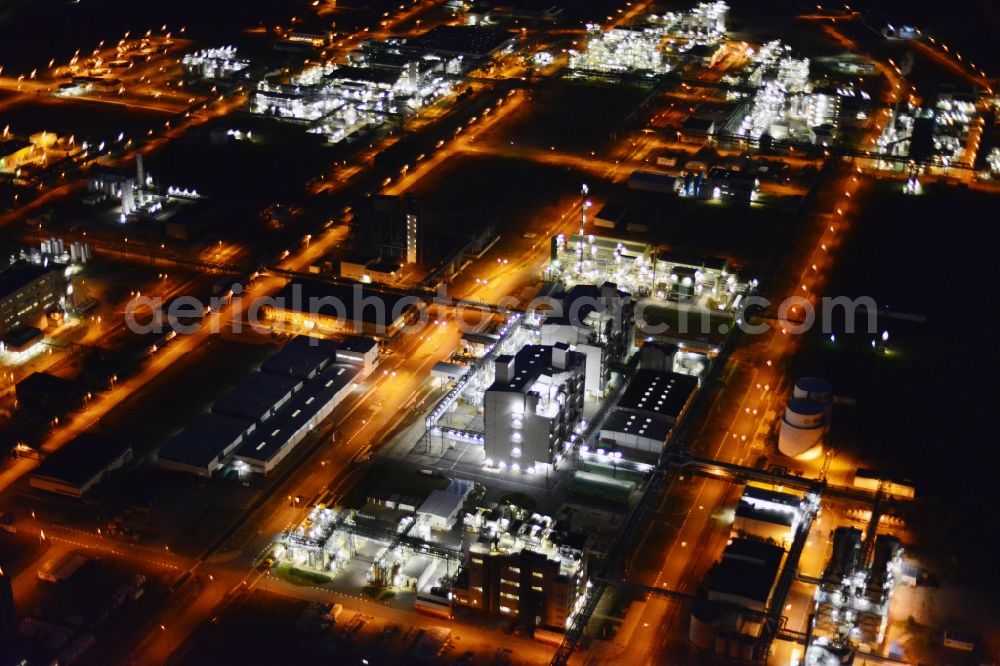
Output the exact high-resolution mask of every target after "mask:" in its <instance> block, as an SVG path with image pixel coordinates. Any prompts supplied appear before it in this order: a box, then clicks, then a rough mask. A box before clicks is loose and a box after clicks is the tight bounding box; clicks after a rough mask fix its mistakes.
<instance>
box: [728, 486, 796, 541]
mask: <svg viewBox="0 0 1000 666" xmlns="http://www.w3.org/2000/svg"><path fill="white" fill-rule="evenodd" d="M803 503H804V498H803V497H802V496H801V495H794V494H792V493H788V492H780V491H777V490H769V489H767V488H760V487H758V486H751V485H748V486H746V488H744V489H743V495H742V497H740V500H739V502H738V503H737V504H736V513H735V518H734V520H733V533H734V534H735V535H737V536H750V537H757V538H760V539H764V540H765V541H770V542H772V543H775V544H777V545H778V546H781V547H782V548H789V547H791V545H792V541H793V539H794V538H795V530H796V529H798V526H799V522H800V521H801V520H802V512H803Z"/></svg>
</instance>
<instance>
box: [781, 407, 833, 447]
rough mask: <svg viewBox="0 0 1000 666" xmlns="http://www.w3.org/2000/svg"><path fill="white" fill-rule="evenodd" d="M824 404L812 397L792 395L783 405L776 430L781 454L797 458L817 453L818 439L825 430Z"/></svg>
mask: <svg viewBox="0 0 1000 666" xmlns="http://www.w3.org/2000/svg"><path fill="white" fill-rule="evenodd" d="M826 427H827V417H826V406H825V405H824V404H823V403H821V402H818V401H816V400H813V399H812V398H796V397H793V398H792V399H790V400H789V401H788V405H787V406H786V407H785V415H784V416H783V417H782V418H781V429H780V430H779V431H778V450H779V451H781V453H782V454H783V455H786V456H789V457H792V458H797V457H799V456H803V455H804V454H807V453H808V454H810V457H814V455H813V453H816V454H818V452H819V448H818V447H819V445H820V440H821V439H822V438H823V433H824V432H826Z"/></svg>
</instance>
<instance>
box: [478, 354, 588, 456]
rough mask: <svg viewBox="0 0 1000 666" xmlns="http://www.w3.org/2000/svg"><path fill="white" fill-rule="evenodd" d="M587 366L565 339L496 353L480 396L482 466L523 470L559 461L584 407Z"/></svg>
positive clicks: (581, 355) (583, 358)
mask: <svg viewBox="0 0 1000 666" xmlns="http://www.w3.org/2000/svg"><path fill="white" fill-rule="evenodd" d="M586 365H587V360H586V356H585V355H583V354H581V353H579V352H575V351H570V349H569V345H567V344H565V343H559V344H556V345H551V346H549V345H526V346H524V347H522V348H521V350H520V351H518V352H517V354H516V355H514V356H509V355H502V356H499V357H497V359H496V361H495V365H494V381H493V384H492V385H491V386H490V387H489V388H488V389H486V392H485V394H484V395H483V422H484V433H483V435H484V447H485V453H486V461H487V465H490V466H493V465H496V466H499V467H507V466H510V467H511V469H514V470H522V469H523V470H527V469H534V468H535V466H536V465H539V464H541V465H545V464H550V463H555V462H558V460H559V459H560V458H561V456H562V454H563V453H564V452H565V451H566V450H567V449H568V448H569V446H570V443H571V439H570V438H571V436H572V434H573V433H574V429H575V428H576V426H577V424H578V422H579V420H580V416H581V414H582V412H583V396H584V385H585V384H584V382H585V372H586Z"/></svg>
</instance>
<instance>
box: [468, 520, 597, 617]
mask: <svg viewBox="0 0 1000 666" xmlns="http://www.w3.org/2000/svg"><path fill="white" fill-rule="evenodd" d="M471 522H472V523H473V526H478V531H479V538H478V539H477V541H475V542H474V543H473V544H472V546H471V547H470V549H469V555H468V561H467V563H466V566H465V567H464V569H463V571H462V572H461V573H460V574H459V577H458V580H457V581H456V583H455V587H454V589H453V592H454V595H455V601H456V603H458V604H459V605H462V606H467V607H469V608H474V609H478V610H482V611H483V612H487V613H494V614H499V615H504V616H508V617H512V618H514V617H517V618H520V619H521V620H526V621H527V622H528V623H529V624H531V625H534V626H546V627H553V628H558V629H565V628H566V627H568V626H569V625H570V623H571V622H572V618H573V616H574V614H575V612H576V611H577V610H578V608H579V607H580V604H581V602H582V599H583V596H584V593H585V592H586V589H587V579H586V570H587V548H586V541H587V539H586V535H583V534H578V533H573V532H567V531H564V530H560V529H559V527H558V525H557V524H556V522H555V521H554V520H553V519H552V518H550V517H549V516H540V515H537V514H534V515H532V514H529V513H527V512H525V511H522V510H521V509H519V508H517V507H514V506H506V507H503V508H498V509H496V510H495V511H494V512H493V515H490V516H488V517H485V518H478V517H477V519H475V520H473V521H471Z"/></svg>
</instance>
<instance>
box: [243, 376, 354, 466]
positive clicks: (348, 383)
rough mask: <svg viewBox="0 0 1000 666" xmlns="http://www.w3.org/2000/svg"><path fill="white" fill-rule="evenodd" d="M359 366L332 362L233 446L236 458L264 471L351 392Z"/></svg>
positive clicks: (285, 454)
mask: <svg viewBox="0 0 1000 666" xmlns="http://www.w3.org/2000/svg"><path fill="white" fill-rule="evenodd" d="M359 372H360V369H359V368H358V367H357V366H354V365H348V364H346V363H335V364H333V365H330V366H329V367H327V368H326V369H325V370H323V371H322V372H321V373H320V374H319V375H317V376H316V377H314V378H313V379H311V380H309V381H307V382H305V384H304V386H303V387H302V389H301V390H300V391H298V392H297V393H296V394H295V396H294V397H293V398H292V399H291V400H289V401H288V402H287V403H286V404H285V405H284V406H283V407H282V408H281V409H280V410H279V411H278V412H277V413H275V414H274V416H273V417H272V418H271V419H270V420H268V421H267V422H266V423H264V424H262V425H261V426H260V427H258V428H257V430H255V431H254V432H253V433H252V434H251V435H250V436H248V437H247V438H246V439H245V440H244V442H243V444H242V445H241V446H240V447H239V448H238V449H236V454H235V456H234V457H235V459H236V460H239V461H241V462H243V463H245V464H246V465H247V466H248V467H249V468H250V470H251V471H254V472H258V473H261V474H267V473H268V472H270V471H271V470H273V469H274V468H275V466H277V464H278V463H280V462H281V461H282V460H283V459H284V458H285V456H287V455H288V454H289V453H290V452H291V451H292V449H294V448H295V446H296V445H298V443H299V442H301V441H302V439H303V438H305V436H306V435H308V434H309V432H310V431H311V430H312V429H313V428H315V427H316V426H318V425H319V424H320V422H322V421H323V419H325V418H326V417H328V416H329V415H330V414H331V413H332V412H333V410H334V408H335V407H336V406H337V405H338V404H340V402H341V401H342V400H343V399H344V398H345V397H347V395H348V393H350V391H351V389H352V387H353V383H354V379H355V378H356V377H357V376H358V374H359Z"/></svg>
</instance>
